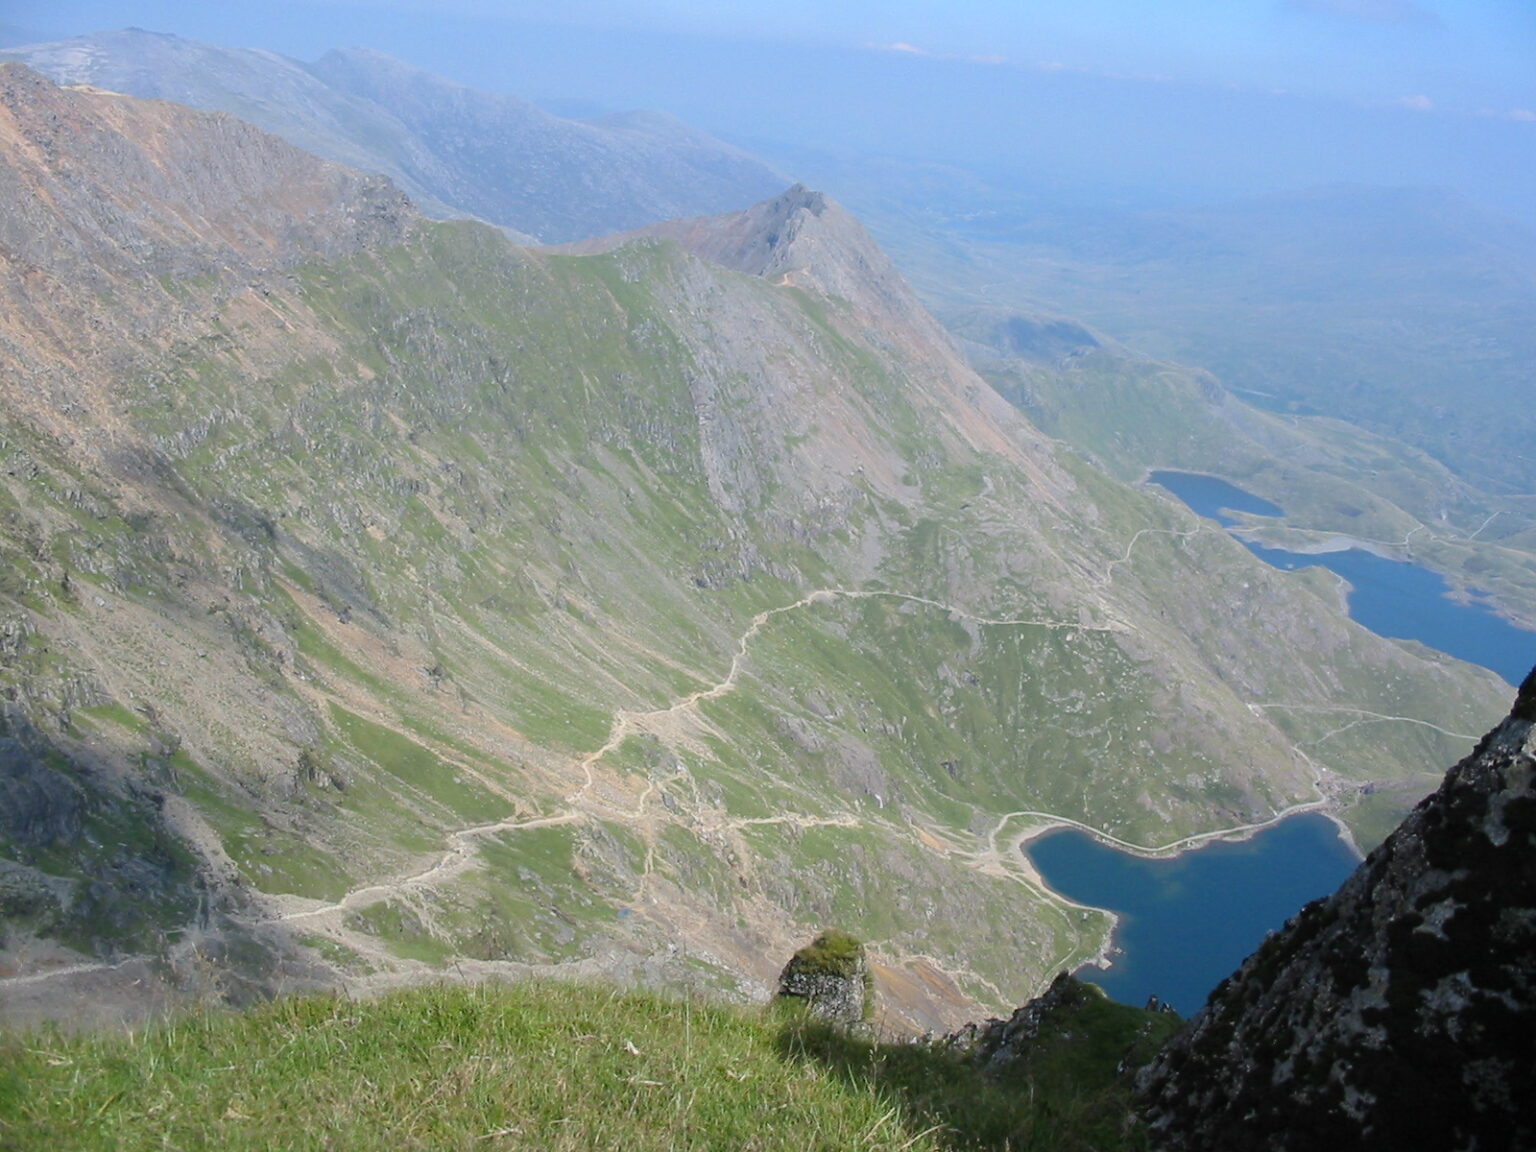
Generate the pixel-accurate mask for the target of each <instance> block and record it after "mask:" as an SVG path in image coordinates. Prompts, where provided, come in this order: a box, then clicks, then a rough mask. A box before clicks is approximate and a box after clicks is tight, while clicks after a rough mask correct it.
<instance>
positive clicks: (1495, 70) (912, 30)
mask: <svg viewBox="0 0 1536 1152" xmlns="http://www.w3.org/2000/svg"><path fill="white" fill-rule="evenodd" d="M3 13H8V17H0V18H6V19H7V22H9V23H13V24H17V25H23V26H28V27H35V28H37V29H39V30H41V31H45V32H49V33H53V32H55V31H58V30H69V31H76V30H79V31H84V30H95V29H99V28H108V27H122V26H125V25H129V24H136V25H139V26H142V27H148V28H152V29H154V30H157V31H176V32H184V33H185V34H189V35H196V36H205V37H207V36H210V35H211V34H217V36H218V37H219V38H220V39H224V40H231V41H236V42H239V43H242V44H248V45H257V44H264V45H266V44H270V45H272V46H278V45H282V46H283V47H284V48H286V49H287V50H288V51H299V52H306V51H307V52H310V53H312V52H316V51H320V50H323V49H324V48H325V47H330V46H334V45H336V44H338V43H342V44H351V43H371V42H372V41H373V40H376V39H380V38H388V39H394V38H396V36H397V35H398V34H399V31H400V30H401V29H402V28H403V27H405V26H407V25H408V24H410V23H414V22H415V21H414V20H412V19H411V18H412V17H418V18H419V17H428V18H435V19H436V20H437V21H438V22H440V23H441V24H444V25H454V26H460V27H464V26H467V25H468V22H470V21H473V22H474V23H478V24H481V25H482V27H486V26H490V29H494V28H495V26H498V25H499V26H500V27H501V30H502V33H503V34H504V35H506V36H509V37H510V36H514V35H515V34H516V30H517V26H518V25H519V24H524V23H533V24H545V25H554V26H561V25H563V26H568V27H570V26H576V27H585V28H587V29H591V30H605V29H606V30H617V29H635V30H647V31H652V32H655V31H664V32H673V33H682V34H691V35H704V36H714V37H725V38H734V39H739V40H759V41H800V42H802V43H815V44H822V45H826V46H840V47H857V46H870V47H873V46H880V45H885V46H899V47H898V48H897V50H907V49H910V50H915V51H920V52H931V53H938V54H946V55H953V56H957V57H968V58H970V59H972V60H975V61H977V62H978V66H988V65H990V66H993V67H997V66H1014V67H1026V68H1038V67H1053V68H1071V69H1082V70H1085V71H1088V72H1101V73H1107V74H1114V75H1133V76H1147V77H1162V78H1168V79H1175V80H1185V81H1197V82H1205V83H1216V84H1236V85H1241V86H1245V87H1247V86H1254V87H1281V88H1286V89H1289V90H1292V91H1295V92H1298V93H1302V94H1334V95H1341V96H1348V97H1351V98H1354V99H1359V100H1366V101H1391V100H1413V101H1416V102H1419V103H1420V104H1421V105H1422V104H1425V103H1426V102H1427V104H1428V105H1429V106H1442V107H1446V108H1450V109H1456V110H1461V111H1474V112H1476V111H1484V110H1486V111H1490V112H1502V113H1505V114H1508V113H1510V112H1516V113H1518V112H1520V111H1525V112H1531V113H1533V114H1536V3H1532V2H1531V0H1072V2H1070V3H1063V2H1061V0H841V2H837V3H826V2H824V0H821V2H818V0H771V2H741V0H647V2H643V3H642V2H639V0H263V2H262V3H259V4H258V3H252V2H248V0H222V2H217V3H209V2H207V0H191V2H187V0H183V2H179V3H176V2H165V0H137V2H135V0H83V2H78V3H70V2H68V0H66V2H64V3H60V2H59V0H9V2H8V3H6V4H3V5H0V14H3ZM488 30H489V29H488ZM395 47H396V48H398V47H400V45H395ZM468 47H469V46H468V45H466V48H468Z"/></svg>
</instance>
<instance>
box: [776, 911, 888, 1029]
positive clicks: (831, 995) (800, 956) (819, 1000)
mask: <svg viewBox="0 0 1536 1152" xmlns="http://www.w3.org/2000/svg"><path fill="white" fill-rule="evenodd" d="M778 999H779V1000H780V1001H781V1002H792V1003H793V1002H798V1003H800V1004H803V1005H804V1006H805V1009H806V1011H808V1012H809V1013H810V1014H811V1015H812V1016H815V1017H816V1018H817V1019H820V1020H824V1021H826V1022H827V1023H829V1024H841V1025H845V1026H846V1025H854V1024H860V1023H863V1022H864V1021H865V1020H868V1019H869V1018H870V1017H871V1016H872V1015H873V1014H874V1008H875V992H874V976H873V974H872V973H871V972H870V970H869V963H868V961H867V960H866V959H865V956H864V945H863V944H862V943H860V942H859V941H858V940H857V939H856V938H854V937H853V936H850V935H849V934H848V933H846V932H838V931H835V930H834V931H830V932H823V933H822V934H821V935H820V936H818V937H816V939H814V940H812V941H811V942H810V943H809V944H807V945H806V946H805V947H804V948H802V949H800V950H799V951H798V952H796V953H795V954H794V955H793V956H791V957H790V959H789V963H788V964H786V965H784V971H783V972H781V973H779V991H778Z"/></svg>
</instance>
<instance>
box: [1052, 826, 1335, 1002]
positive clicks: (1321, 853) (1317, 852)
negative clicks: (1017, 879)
mask: <svg viewBox="0 0 1536 1152" xmlns="http://www.w3.org/2000/svg"><path fill="white" fill-rule="evenodd" d="M1025 851H1026V852H1027V853H1028V855H1029V858H1030V860H1032V861H1033V862H1034V865H1035V867H1036V868H1037V869H1039V871H1040V874H1041V875H1042V876H1043V877H1044V878H1045V881H1046V883H1047V884H1049V885H1050V886H1051V887H1052V888H1054V889H1055V890H1056V891H1057V892H1060V893H1061V894H1062V895H1063V896H1066V897H1068V898H1070V899H1072V900H1076V901H1077V902H1078V903H1080V904H1090V905H1092V906H1094V907H1096V908H1108V909H1109V910H1111V911H1113V912H1115V913H1118V914H1119V918H1120V919H1119V924H1118V926H1117V927H1116V929H1115V938H1114V947H1115V949H1116V953H1115V956H1114V963H1113V965H1112V966H1111V967H1109V968H1107V969H1099V968H1096V967H1093V966H1091V965H1090V966H1088V967H1086V968H1083V969H1081V970H1080V971H1079V972H1078V975H1079V976H1081V977H1083V978H1084V979H1086V980H1090V981H1092V982H1093V983H1095V984H1098V985H1100V986H1101V987H1102V988H1103V989H1104V990H1105V991H1106V992H1108V993H1109V994H1110V995H1111V996H1112V997H1114V998H1115V999H1116V1000H1119V1001H1121V1002H1123V1003H1127V1004H1137V1005H1139V1004H1142V1003H1144V1002H1145V1001H1146V999H1147V997H1148V996H1150V995H1153V994H1156V995H1157V996H1159V997H1161V998H1162V999H1163V1000H1164V1001H1166V1002H1167V1003H1169V1004H1172V1005H1173V1007H1174V1009H1175V1010H1176V1011H1177V1012H1178V1013H1179V1014H1180V1015H1181V1016H1189V1015H1191V1014H1192V1013H1194V1012H1195V1011H1197V1010H1198V1009H1199V1008H1200V1006H1201V1005H1203V1004H1204V1003H1205V998H1206V996H1207V995H1208V994H1209V993H1210V991H1211V989H1212V988H1214V987H1215V986H1216V985H1217V984H1218V983H1219V982H1220V981H1221V980H1222V979H1223V978H1224V977H1226V976H1229V975H1231V973H1232V972H1233V971H1235V970H1236V968H1237V967H1238V965H1239V964H1241V963H1242V962H1243V960H1244V959H1246V958H1247V956H1248V955H1249V953H1251V952H1252V951H1253V950H1254V949H1255V948H1257V947H1258V946H1259V945H1260V944H1261V943H1263V941H1264V936H1265V933H1267V932H1269V931H1272V930H1274V929H1277V928H1279V927H1281V926H1282V925H1283V924H1284V923H1285V922H1286V920H1288V919H1289V918H1290V917H1292V916H1294V915H1295V914H1296V913H1297V912H1298V911H1300V910H1301V906H1302V905H1303V904H1305V903H1307V901H1309V900H1315V899H1317V898H1318V897H1319V896H1326V895H1328V894H1329V893H1331V892H1333V891H1334V890H1335V889H1336V888H1338V886H1339V885H1340V884H1342V883H1343V882H1344V880H1345V879H1346V878H1347V877H1348V876H1349V874H1350V873H1351V872H1353V871H1354V869H1355V866H1356V864H1358V863H1359V859H1358V857H1356V856H1355V854H1354V852H1353V851H1351V850H1350V848H1349V846H1348V845H1347V844H1345V842H1344V841H1343V840H1342V839H1341V838H1340V837H1339V833H1338V828H1337V827H1336V826H1335V825H1334V824H1333V822H1332V821H1330V820H1328V819H1327V818H1326V817H1324V816H1320V815H1318V814H1317V813H1313V812H1309V813H1303V814H1301V815H1298V816H1292V817H1290V818H1288V819H1286V820H1282V821H1281V822H1280V823H1278V824H1276V825H1274V826H1272V827H1270V828H1267V829H1265V830H1264V831H1262V832H1259V833H1257V834H1256V835H1255V836H1253V837H1252V838H1251V839H1249V840H1245V841H1241V842H1238V843H1225V842H1214V843H1209V844H1205V845H1202V846H1201V847H1199V848H1197V849H1195V850H1194V851H1192V852H1186V853H1184V854H1183V855H1180V856H1175V857H1170V858H1166V859H1156V860H1153V859H1147V858H1146V857H1142V856H1135V855H1132V854H1131V853H1128V852H1122V851H1120V850H1119V849H1117V848H1111V847H1109V846H1108V845H1106V844H1104V843H1102V842H1100V841H1098V840H1095V839H1094V838H1093V837H1092V836H1090V835H1088V834H1087V833H1085V832H1080V831H1078V830H1077V829H1075V828H1063V829H1058V830H1056V831H1053V832H1048V833H1046V834H1045V835H1044V836H1041V837H1039V838H1038V839H1036V840H1033V841H1031V842H1030V843H1029V844H1028V845H1027V846H1026V848H1025Z"/></svg>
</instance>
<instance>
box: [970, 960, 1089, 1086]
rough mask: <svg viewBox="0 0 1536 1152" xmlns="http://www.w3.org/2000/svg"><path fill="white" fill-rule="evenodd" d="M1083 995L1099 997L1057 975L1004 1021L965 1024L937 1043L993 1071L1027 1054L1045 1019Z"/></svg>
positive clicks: (1066, 1008) (1056, 1015)
mask: <svg viewBox="0 0 1536 1152" xmlns="http://www.w3.org/2000/svg"><path fill="white" fill-rule="evenodd" d="M1085 995H1100V993H1099V992H1098V991H1097V990H1096V989H1090V988H1089V986H1088V985H1086V984H1084V983H1082V982H1081V981H1080V980H1074V979H1073V978H1072V977H1071V976H1070V975H1069V974H1068V973H1066V972H1061V973H1058V974H1057V976H1056V979H1054V980H1052V981H1051V985H1050V987H1049V988H1047V989H1046V990H1045V991H1044V992H1042V993H1040V995H1038V996H1036V997H1035V998H1034V999H1033V1000H1031V1001H1030V1002H1029V1003H1027V1004H1023V1005H1021V1006H1020V1007H1018V1008H1016V1009H1014V1012H1013V1015H1012V1016H1010V1017H1008V1019H1006V1020H999V1019H997V1018H996V1017H994V1018H992V1019H990V1020H987V1021H985V1022H983V1023H981V1024H967V1025H966V1026H965V1027H964V1028H962V1029H960V1030H959V1031H958V1032H951V1033H950V1034H949V1035H948V1036H946V1037H944V1039H943V1040H942V1041H940V1044H941V1045H942V1046H943V1047H944V1048H947V1049H948V1050H949V1051H951V1052H954V1053H956V1054H957V1055H960V1056H964V1057H966V1058H967V1059H969V1060H971V1061H973V1062H974V1063H976V1064H979V1065H981V1067H982V1069H983V1070H984V1071H988V1072H995V1071H997V1070H999V1069H1001V1068H1003V1067H1006V1066H1007V1065H1009V1064H1012V1063H1014V1062H1015V1061H1016V1060H1018V1059H1019V1058H1020V1056H1022V1055H1024V1054H1025V1053H1027V1052H1028V1051H1029V1049H1030V1046H1031V1045H1033V1044H1034V1042H1035V1041H1036V1040H1038V1039H1039V1038H1040V1029H1041V1027H1042V1025H1044V1023H1045V1022H1046V1021H1047V1020H1050V1019H1054V1018H1056V1017H1059V1016H1061V1015H1062V1014H1063V1013H1066V1012H1070V1011H1071V1010H1072V1009H1073V1007H1074V1006H1076V1005H1077V1004H1079V1003H1081V1001H1082V998H1083V997H1084V996H1085Z"/></svg>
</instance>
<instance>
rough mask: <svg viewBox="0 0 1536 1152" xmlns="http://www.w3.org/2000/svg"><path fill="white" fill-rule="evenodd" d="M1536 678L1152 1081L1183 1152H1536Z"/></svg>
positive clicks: (1254, 966) (1229, 991)
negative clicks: (1534, 1151) (1463, 1151)
mask: <svg viewBox="0 0 1536 1152" xmlns="http://www.w3.org/2000/svg"><path fill="white" fill-rule="evenodd" d="M1533 722H1536V672H1533V673H1532V675H1531V676H1530V677H1528V678H1527V679H1526V681H1525V683H1524V684H1523V685H1522V686H1521V688H1520V692H1519V696H1518V698H1517V700H1516V703H1515V707H1514V710H1513V711H1512V713H1511V714H1510V716H1509V718H1508V719H1506V720H1505V721H1504V722H1503V723H1502V724H1500V725H1499V726H1498V727H1497V728H1496V729H1494V731H1493V732H1491V733H1490V734H1489V735H1488V736H1486V737H1484V739H1483V741H1482V742H1481V743H1480V744H1479V745H1478V747H1477V749H1476V750H1475V751H1474V752H1473V753H1472V755H1471V756H1469V757H1467V758H1466V759H1465V760H1463V761H1461V763H1459V764H1457V765H1456V766H1455V767H1454V768H1452V769H1451V771H1450V772H1449V774H1448V775H1447V776H1446V778H1445V780H1444V782H1443V783H1442V784H1441V786H1440V788H1439V790H1438V791H1437V792H1435V793H1434V795H1432V796H1430V797H1429V798H1428V799H1426V800H1425V801H1423V802H1422V803H1421V804H1420V805H1419V806H1418V808H1416V809H1415V810H1414V811H1413V812H1412V813H1411V814H1410V815H1409V817H1408V818H1407V819H1406V820H1405V821H1404V822H1403V824H1402V825H1401V826H1400V827H1399V828H1398V829H1397V831H1396V832H1394V833H1393V834H1392V835H1391V836H1390V837H1389V838H1388V839H1387V840H1386V842H1385V843H1383V844H1382V845H1381V847H1379V848H1378V849H1377V850H1376V851H1375V852H1373V853H1371V855H1370V856H1369V857H1368V858H1367V859H1366V860H1365V861H1364V863H1362V864H1361V865H1360V867H1359V869H1358V870H1357V871H1356V872H1355V874H1354V875H1353V876H1352V877H1351V878H1350V879H1349V880H1348V881H1346V882H1345V884H1344V886H1343V887H1342V888H1340V890H1339V891H1338V892H1337V893H1336V894H1334V895H1333V896H1331V897H1329V898H1328V899H1326V900H1320V901H1317V902H1315V903H1313V904H1310V905H1308V906H1307V907H1306V908H1305V909H1303V910H1302V912H1301V914H1300V915H1298V916H1297V917H1296V918H1295V919H1293V920H1292V921H1291V922H1290V923H1289V924H1288V925H1287V926H1286V928H1285V929H1284V930H1283V931H1282V932H1280V933H1278V934H1276V935H1274V936H1272V937H1271V938H1270V939H1269V940H1268V941H1267V942H1266V943H1265V944H1264V946H1263V947H1262V948H1260V949H1259V951H1258V952H1256V953H1255V954H1254V955H1253V956H1252V957H1250V958H1249V959H1248V961H1247V962H1246V963H1244V965H1243V967H1242V968H1241V969H1240V970H1239V971H1238V972H1237V973H1236V974H1235V975H1234V976H1232V977H1231V978H1230V979H1228V980H1226V981H1225V982H1223V983H1222V984H1221V986H1219V987H1218V988H1217V989H1216V991H1215V992H1213V993H1212V994H1211V998H1210V1000H1209V1002H1208V1003H1207V1005H1206V1007H1205V1008H1204V1009H1203V1010H1202V1011H1201V1012H1200V1013H1199V1014H1198V1015H1197V1016H1196V1017H1195V1018H1194V1019H1193V1020H1191V1021H1190V1024H1189V1026H1188V1027H1187V1028H1186V1030H1185V1031H1184V1032H1183V1033H1181V1034H1180V1036H1179V1037H1177V1038H1176V1039H1175V1041H1174V1042H1173V1043H1172V1044H1170V1045H1169V1047H1168V1048H1166V1049H1165V1050H1164V1051H1163V1052H1162V1053H1161V1054H1160V1055H1159V1057H1158V1059H1157V1060H1156V1061H1155V1062H1154V1063H1153V1064H1152V1065H1151V1066H1150V1067H1149V1068H1148V1069H1147V1071H1146V1072H1145V1073H1143V1075H1142V1077H1141V1082H1140V1092H1141V1096H1142V1100H1143V1102H1144V1108H1145V1113H1146V1115H1147V1118H1148V1119H1149V1121H1150V1123H1151V1125H1152V1129H1153V1131H1154V1133H1155V1134H1156V1136H1157V1146H1159V1147H1161V1148H1164V1149H1170V1150H1172V1149H1177V1150H1196V1149H1212V1150H1214V1149H1223V1150H1237V1149H1248V1148H1254V1149H1257V1148H1263V1149H1303V1148H1308V1149H1310V1148H1354V1149H1382V1150H1386V1149H1401V1148H1469V1149H1470V1148H1475V1149H1479V1150H1486V1149H1493V1148H1529V1147H1531V1146H1532V1145H1533V1144H1536V1096H1533V1095H1532V1093H1531V1090H1530V1083H1529V1077H1530V1071H1531V1069H1532V1068H1533V1067H1536V731H1533Z"/></svg>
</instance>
